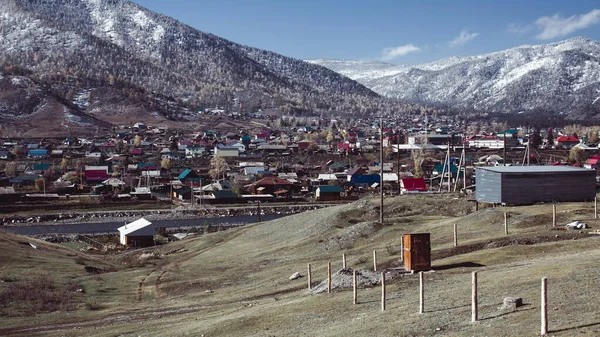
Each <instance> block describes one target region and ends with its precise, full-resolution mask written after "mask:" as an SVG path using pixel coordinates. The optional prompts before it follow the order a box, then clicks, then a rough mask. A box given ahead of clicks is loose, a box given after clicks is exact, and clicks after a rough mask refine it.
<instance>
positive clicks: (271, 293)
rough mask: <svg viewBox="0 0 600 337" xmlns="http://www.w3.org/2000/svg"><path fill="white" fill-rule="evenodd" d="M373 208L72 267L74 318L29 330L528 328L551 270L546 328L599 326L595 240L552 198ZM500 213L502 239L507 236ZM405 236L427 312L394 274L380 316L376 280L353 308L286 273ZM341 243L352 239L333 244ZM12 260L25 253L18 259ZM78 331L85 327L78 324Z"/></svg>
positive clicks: (397, 202) (11, 323) (385, 257)
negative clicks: (421, 265) (424, 253)
mask: <svg viewBox="0 0 600 337" xmlns="http://www.w3.org/2000/svg"><path fill="white" fill-rule="evenodd" d="M376 206H377V200H371V201H359V202H356V203H354V204H351V205H344V206H337V207H335V208H330V209H321V210H316V211H312V212H304V213H301V214H298V215H295V216H292V217H288V218H284V219H279V220H275V221H271V222H266V223H263V224H257V225H252V226H247V227H244V228H239V229H233V230H230V231H225V232H220V233H214V234H209V235H205V236H202V237H198V238H192V239H188V240H183V241H180V242H176V243H171V244H168V245H165V246H161V247H159V248H157V249H154V250H152V251H153V252H155V254H157V256H160V258H158V259H152V260H150V261H147V263H144V264H140V265H138V266H135V267H132V268H125V267H123V266H122V265H121V262H122V260H123V259H133V258H134V257H133V256H135V255H136V254H137V253H135V254H132V253H128V254H130V255H131V256H125V255H123V256H121V257H118V259H117V260H115V261H114V262H113V263H111V264H110V265H113V266H114V265H119V270H118V271H115V272H109V273H104V274H100V275H87V274H86V273H85V272H84V271H81V272H77V273H74V272H73V271H71V275H70V277H71V278H74V279H76V280H77V281H78V282H80V283H81V285H82V286H83V287H84V288H85V290H86V292H85V294H83V295H82V296H83V297H84V298H83V301H84V302H83V303H86V305H82V306H81V307H80V308H79V309H78V310H77V311H76V313H77V317H78V318H77V319H76V320H75V323H64V324H62V325H60V324H59V327H60V329H59V328H57V327H56V325H53V324H54V323H56V322H60V321H64V320H66V318H65V316H64V314H63V315H58V314H41V315H39V316H38V317H37V318H36V326H37V325H39V326H40V327H36V329H37V330H35V331H36V332H40V333H49V334H56V335H66V336H79V335H98V336H114V335H125V336H127V335H130V334H132V333H135V334H136V335H169V336H180V335H205V336H239V335H244V336H302V335H305V336H339V335H377V336H433V335H444V336H479V335H488V336H529V335H531V336H533V335H536V334H537V332H538V330H539V304H538V302H539V280H540V278H541V277H542V276H546V277H548V278H549V287H550V303H549V305H550V308H551V311H550V329H551V330H552V331H553V332H552V335H555V336H571V335H582V334H587V335H590V336H594V335H600V333H599V331H600V317H599V316H598V314H597V312H598V311H597V308H596V303H597V302H598V301H599V300H600V295H598V294H597V292H596V291H595V288H596V285H595V283H596V280H597V279H599V276H600V275H599V270H598V268H597V261H598V259H599V258H600V250H599V249H598V248H597V247H598V241H597V240H598V239H600V238H598V236H592V235H588V234H580V233H576V232H560V231H554V230H551V229H550V228H548V227H546V226H548V225H549V223H548V222H549V221H551V216H549V210H551V206H550V205H537V206H528V207H506V208H486V209H482V210H480V211H479V212H476V213H471V214H467V213H468V212H469V210H471V208H472V206H473V205H472V204H471V203H469V202H467V201H466V200H464V199H453V198H449V197H447V196H402V197H398V198H394V199H389V200H386V206H387V207H386V208H387V209H389V210H390V211H389V213H386V222H385V223H384V224H383V225H377V226H370V225H368V224H369V223H371V224H374V223H373V222H372V221H376V220H377V217H378V212H377V211H378V209H377V207H376ZM591 208H592V205H591V204H582V203H571V204H561V205H559V216H558V219H559V224H565V223H566V222H568V221H571V220H575V219H585V218H589V217H590V216H591V214H590V212H589V210H590V209H591ZM505 211H506V212H508V214H509V227H510V235H509V236H505V235H504V226H503V219H504V217H503V213H504V212H505ZM588 220H589V221H587V222H588V224H590V225H592V226H593V227H596V228H598V227H599V226H600V222H598V221H597V220H592V219H588ZM453 223H457V224H458V227H459V244H460V246H459V247H458V248H454V247H452V224H453ZM365 229H368V230H365ZM409 232H430V233H431V235H432V246H433V256H434V258H435V260H434V261H433V267H434V269H435V272H433V273H427V274H426V289H427V294H426V313H425V314H424V315H419V314H417V313H416V312H417V309H418V292H417V289H418V280H417V278H416V277H414V276H407V277H403V278H398V279H394V280H390V281H389V283H388V284H389V285H388V299H389V302H388V310H387V311H386V312H381V311H380V309H379V294H380V291H379V289H378V288H377V286H375V287H371V288H364V289H361V290H360V291H359V302H360V304H359V305H352V293H351V290H350V291H348V290H337V291H336V292H334V293H333V294H330V295H328V294H319V295H307V294H306V291H305V290H304V289H305V287H306V278H301V279H299V280H297V281H290V280H289V279H288V277H289V276H290V275H291V274H292V273H294V272H296V271H299V272H301V273H302V274H305V271H306V264H307V263H311V264H312V266H313V282H314V283H315V285H316V284H317V283H318V282H321V281H322V280H324V279H325V276H326V268H327V267H326V266H327V262H332V265H333V269H334V272H335V271H337V270H339V269H340V268H341V254H342V252H344V253H346V254H347V256H348V265H349V266H350V267H351V268H357V269H369V268H372V261H371V256H372V251H373V250H374V249H376V250H378V251H380V252H381V253H380V254H379V255H378V257H379V259H380V261H379V262H380V263H379V264H380V266H382V267H383V266H393V265H397V264H398V260H399V259H398V255H395V252H396V250H395V249H394V247H397V246H398V244H399V240H400V238H401V235H402V234H403V233H409ZM556 235H558V237H556ZM339 242H351V243H352V244H351V245H346V246H344V245H339V244H337V245H336V244H332V243H339ZM65 251H67V250H65ZM386 251H387V253H386ZM63 257H64V256H63ZM65 258H66V257H65ZM13 262H15V263H16V264H17V265H19V264H21V263H27V258H19V259H17V260H15V261H13ZM38 262H39V261H38ZM57 263H58V265H59V269H61V270H63V272H66V273H68V270H70V269H73V270H81V269H82V268H83V267H82V266H81V265H80V264H77V263H76V262H75V261H74V257H68V262H65V261H63V260H62V259H58V260H57ZM63 263H64V268H63V267H60V266H62V265H63ZM30 265H31V266H34V267H35V268H41V265H40V264H36V263H31V264H30ZM11 268H18V267H17V266H13V267H11ZM69 268H70V269H69ZM77 268H79V269H77ZM475 270H477V271H479V280H480V316H481V318H482V319H481V321H480V322H478V323H475V324H472V323H470V306H469V304H470V277H471V276H470V273H471V272H472V271H475ZM73 274H75V275H73ZM0 275H4V274H0ZM56 277H57V280H59V281H60V280H63V281H61V282H64V280H65V277H62V278H61V277H58V276H56ZM59 281H56V282H57V284H58V283H61V282H59ZM0 287H2V285H0ZM505 296H519V297H522V298H523V299H524V301H525V303H526V305H525V306H524V307H522V308H519V310H517V311H516V312H513V313H502V312H500V311H499V309H498V308H499V306H500V305H501V303H502V299H503V298H504V297H505ZM87 304H89V305H87ZM91 308H98V310H93V309H91ZM554 309H556V310H554ZM582 313H585V314H582ZM79 322H80V323H79ZM142 323H143V324H142ZM31 324H32V323H31V322H29V321H27V320H18V319H10V320H8V322H7V324H6V325H5V326H7V327H12V328H13V330H10V331H8V330H2V329H0V334H1V333H8V332H11V331H12V332H18V331H21V332H23V331H25V330H21V329H23V328H25V327H27V326H30V325H31ZM76 327H80V328H81V329H80V330H74V331H73V330H72V329H73V328H76ZM99 327H101V329H97V328H99ZM14 329H16V330H14ZM27 331H31V330H27Z"/></svg>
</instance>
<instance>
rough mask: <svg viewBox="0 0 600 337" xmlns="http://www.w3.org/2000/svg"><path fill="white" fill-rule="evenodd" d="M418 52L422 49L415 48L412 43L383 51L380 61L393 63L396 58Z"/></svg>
mask: <svg viewBox="0 0 600 337" xmlns="http://www.w3.org/2000/svg"><path fill="white" fill-rule="evenodd" d="M418 51H421V48H419V47H417V46H413V44H412V43H409V44H405V45H404V46H398V47H390V48H383V50H382V51H381V57H380V59H381V60H382V61H391V60H393V59H395V58H398V57H400V56H404V55H406V54H408V53H413V52H418Z"/></svg>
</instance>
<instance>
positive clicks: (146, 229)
mask: <svg viewBox="0 0 600 337" xmlns="http://www.w3.org/2000/svg"><path fill="white" fill-rule="evenodd" d="M118 231H119V234H120V242H121V244H122V245H125V246H134V247H147V246H152V245H153V244H154V234H156V231H155V229H154V226H152V223H151V222H150V221H148V220H146V219H144V218H141V219H138V220H136V221H134V222H131V223H128V224H126V225H125V226H122V227H119V228H118Z"/></svg>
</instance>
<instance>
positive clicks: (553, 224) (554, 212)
mask: <svg viewBox="0 0 600 337" xmlns="http://www.w3.org/2000/svg"><path fill="white" fill-rule="evenodd" d="M552 227H556V204H552Z"/></svg>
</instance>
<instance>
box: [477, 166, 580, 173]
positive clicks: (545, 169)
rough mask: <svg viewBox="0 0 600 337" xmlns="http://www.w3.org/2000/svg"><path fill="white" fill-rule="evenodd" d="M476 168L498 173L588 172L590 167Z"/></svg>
mask: <svg viewBox="0 0 600 337" xmlns="http://www.w3.org/2000/svg"><path fill="white" fill-rule="evenodd" d="M477 169H478V170H487V171H492V172H498V173H558V172H586V171H587V172H589V171H591V170H590V169H584V168H580V167H572V166H490V167H478V168H477Z"/></svg>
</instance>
